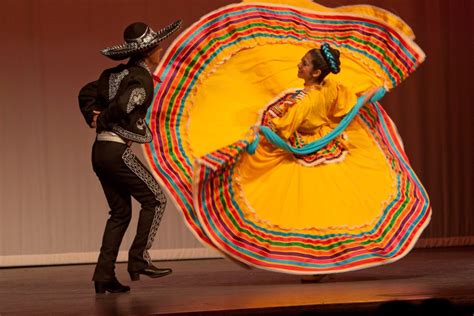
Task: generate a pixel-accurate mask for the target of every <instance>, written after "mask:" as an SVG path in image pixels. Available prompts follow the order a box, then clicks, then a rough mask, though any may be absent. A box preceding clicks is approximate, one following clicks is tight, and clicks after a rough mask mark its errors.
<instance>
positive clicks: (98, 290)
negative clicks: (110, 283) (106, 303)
mask: <svg viewBox="0 0 474 316" xmlns="http://www.w3.org/2000/svg"><path fill="white" fill-rule="evenodd" d="M95 293H96V294H104V293H105V286H103V285H102V284H95Z"/></svg>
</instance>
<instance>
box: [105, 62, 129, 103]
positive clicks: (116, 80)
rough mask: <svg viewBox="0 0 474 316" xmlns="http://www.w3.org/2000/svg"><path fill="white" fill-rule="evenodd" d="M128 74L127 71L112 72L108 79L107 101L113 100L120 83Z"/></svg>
mask: <svg viewBox="0 0 474 316" xmlns="http://www.w3.org/2000/svg"><path fill="white" fill-rule="evenodd" d="M128 74H129V71H128V69H124V70H122V71H121V72H114V73H111V74H110V77H109V100H112V99H113V98H115V95H116V94H117V91H118V88H119V86H120V83H121V82H122V80H123V78H125V77H126V76H127V75H128Z"/></svg>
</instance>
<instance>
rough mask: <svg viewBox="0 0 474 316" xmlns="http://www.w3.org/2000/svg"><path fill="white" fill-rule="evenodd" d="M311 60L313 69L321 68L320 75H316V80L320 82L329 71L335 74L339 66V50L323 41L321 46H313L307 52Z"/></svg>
mask: <svg viewBox="0 0 474 316" xmlns="http://www.w3.org/2000/svg"><path fill="white" fill-rule="evenodd" d="M308 53H309V54H310V56H311V61H312V62H313V69H314V70H317V69H319V70H321V75H320V76H319V77H318V82H319V83H321V82H322V81H323V80H324V78H326V76H327V75H328V74H329V73H331V72H332V73H334V74H337V73H338V72H339V71H340V70H341V68H340V67H339V66H340V65H341V62H340V60H339V55H340V53H339V51H338V50H337V49H335V48H332V47H330V46H329V44H327V43H324V44H323V45H321V48H313V49H311V50H310V51H309V52H308Z"/></svg>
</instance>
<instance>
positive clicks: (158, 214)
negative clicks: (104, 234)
mask: <svg viewBox="0 0 474 316" xmlns="http://www.w3.org/2000/svg"><path fill="white" fill-rule="evenodd" d="M122 159H123V161H124V162H125V164H126V165H127V167H128V168H130V170H131V171H132V172H133V173H134V174H136V175H137V177H139V178H140V179H141V180H142V181H143V182H144V183H145V184H146V186H147V187H148V188H149V189H150V191H151V192H153V194H154V195H155V199H156V200H157V201H158V205H157V206H156V207H155V214H154V216H153V221H152V223H151V227H150V232H149V233H148V239H147V244H146V247H145V250H144V252H143V259H145V260H146V261H147V262H148V263H149V264H151V258H150V254H149V253H148V250H149V249H150V248H151V246H152V245H153V241H154V240H155V235H156V232H157V231H158V227H159V226H160V222H161V219H162V218H163V213H164V211H165V207H166V196H165V195H164V193H163V190H161V188H160V185H159V184H158V182H157V181H156V180H155V178H153V176H152V175H151V174H150V172H149V171H148V170H147V169H146V168H145V167H144V166H143V165H142V164H141V162H140V161H139V160H138V159H137V157H136V156H135V154H134V153H133V152H132V151H131V150H130V148H126V149H125V152H124V153H123V155H122Z"/></svg>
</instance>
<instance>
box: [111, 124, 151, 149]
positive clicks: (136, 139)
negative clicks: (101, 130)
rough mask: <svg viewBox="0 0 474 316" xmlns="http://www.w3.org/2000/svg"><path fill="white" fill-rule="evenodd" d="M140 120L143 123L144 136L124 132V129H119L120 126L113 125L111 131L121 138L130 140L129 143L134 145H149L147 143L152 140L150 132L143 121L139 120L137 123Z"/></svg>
mask: <svg viewBox="0 0 474 316" xmlns="http://www.w3.org/2000/svg"><path fill="white" fill-rule="evenodd" d="M140 120H142V121H143V128H145V135H140V134H137V133H133V132H130V131H128V130H126V129H125V128H123V127H121V126H120V125H114V126H113V127H112V131H114V132H115V133H117V134H118V135H120V136H122V137H123V138H125V139H127V140H131V141H133V142H136V143H141V144H144V143H149V142H151V140H152V138H153V137H152V134H151V131H150V129H149V128H148V126H147V125H146V123H145V120H143V119H139V120H138V121H140ZM138 121H137V127H138ZM143 128H142V129H143Z"/></svg>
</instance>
